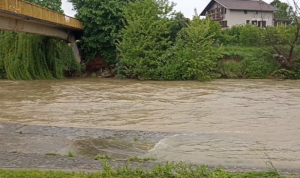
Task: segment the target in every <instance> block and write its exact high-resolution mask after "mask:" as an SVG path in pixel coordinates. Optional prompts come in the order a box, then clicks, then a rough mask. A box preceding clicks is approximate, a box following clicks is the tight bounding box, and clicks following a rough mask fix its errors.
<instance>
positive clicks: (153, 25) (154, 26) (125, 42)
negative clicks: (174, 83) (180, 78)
mask: <svg viewBox="0 0 300 178" xmlns="http://www.w3.org/2000/svg"><path fill="white" fill-rule="evenodd" d="M173 6H174V4H173V3H170V2H169V1H168V0H138V1H136V2H130V3H129V5H128V6H127V7H126V8H125V23H126V26H125V28H123V29H122V34H121V35H122V38H121V40H120V41H119V43H118V45H117V48H118V52H119V55H120V58H121V60H120V63H119V69H120V74H123V75H126V76H128V77H131V78H138V79H141V80H150V79H160V75H159V74H160V73H159V68H160V67H161V66H162V65H164V61H163V60H162V56H163V54H164V53H165V52H166V50H167V49H168V48H169V47H170V46H171V44H172V42H171V41H170V33H171V31H170V28H169V26H170V24H171V21H170V20H169V18H168V17H170V15H172V12H173Z"/></svg>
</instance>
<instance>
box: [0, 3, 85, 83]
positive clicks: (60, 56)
mask: <svg viewBox="0 0 300 178" xmlns="http://www.w3.org/2000/svg"><path fill="white" fill-rule="evenodd" d="M28 1H29V2H33V3H37V4H38V5H41V6H45V7H47V8H50V9H52V10H55V11H58V12H62V9H61V1H60V0H54V1H41V0H28ZM0 39H1V41H0V78H8V79H14V80H17V79H23V80H33V79H54V78H56V79H60V78H63V77H64V76H65V75H68V74H69V73H70V72H74V71H78V70H79V69H80V66H79V65H78V64H76V62H75V59H74V56H73V54H72V51H71V48H70V46H68V44H67V43H65V42H64V41H62V40H57V39H51V38H49V37H42V36H38V35H28V34H24V33H14V32H4V31H1V32H0Z"/></svg>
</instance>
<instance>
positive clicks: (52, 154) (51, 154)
mask: <svg viewBox="0 0 300 178" xmlns="http://www.w3.org/2000/svg"><path fill="white" fill-rule="evenodd" d="M45 155H47V156H60V154H57V153H46V154H45Z"/></svg>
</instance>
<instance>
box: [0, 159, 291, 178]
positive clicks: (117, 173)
mask: <svg viewBox="0 0 300 178" xmlns="http://www.w3.org/2000/svg"><path fill="white" fill-rule="evenodd" d="M103 167H104V171H102V172H96V173H84V172H81V173H74V172H61V171H37V170H1V169H0V178H62V177H63V178H104V177H105V178H123V177H126V178H198V177H199V178H283V176H281V175H279V174H278V173H277V172H276V171H268V172H248V173H228V172H226V171H225V170H223V169H217V170H210V169H208V168H207V167H205V166H201V167H196V168H192V167H191V166H187V165H185V164H183V163H178V164H173V163H171V164H170V163H166V164H165V165H163V166H161V165H158V166H156V167H154V168H153V170H152V171H143V170H142V169H141V168H137V169H132V168H130V167H129V166H126V167H122V168H119V169H117V170H114V169H112V168H111V167H110V166H108V165H107V163H106V161H103ZM289 178H292V177H289Z"/></svg>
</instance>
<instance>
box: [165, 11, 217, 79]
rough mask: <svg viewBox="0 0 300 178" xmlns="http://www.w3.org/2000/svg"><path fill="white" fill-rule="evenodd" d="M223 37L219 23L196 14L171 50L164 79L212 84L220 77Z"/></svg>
mask: <svg viewBox="0 0 300 178" xmlns="http://www.w3.org/2000/svg"><path fill="white" fill-rule="evenodd" d="M220 34H221V26H220V24H219V23H218V22H215V21H213V20H211V19H209V18H208V19H200V17H199V16H198V15H195V16H194V18H193V20H192V21H191V22H190V24H189V25H188V27H187V28H184V29H183V30H182V31H181V32H180V33H179V35H178V37H177V39H176V44H175V46H174V47H172V48H170V50H169V51H167V55H168V54H169V56H166V58H167V59H168V60H167V62H166V65H165V66H164V67H163V68H162V69H161V72H162V78H163V79H166V80H200V81H208V80H211V79H213V78H216V77H218V75H217V71H216V70H217V60H218V59H219V58H221V57H222V48H221V47H218V46H216V42H217V40H218V38H219V37H220Z"/></svg>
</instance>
